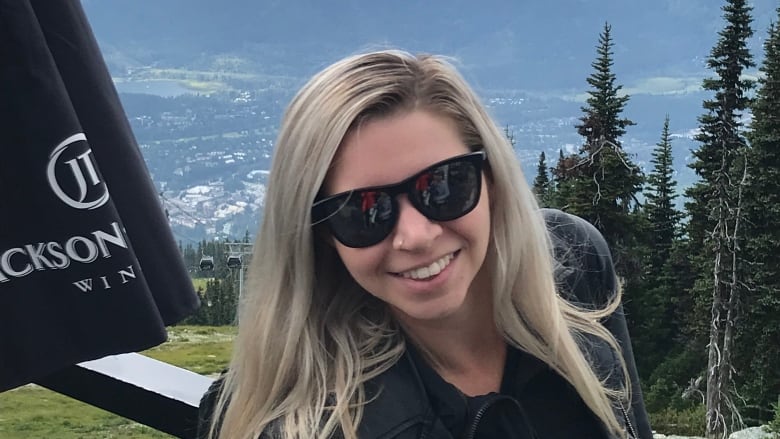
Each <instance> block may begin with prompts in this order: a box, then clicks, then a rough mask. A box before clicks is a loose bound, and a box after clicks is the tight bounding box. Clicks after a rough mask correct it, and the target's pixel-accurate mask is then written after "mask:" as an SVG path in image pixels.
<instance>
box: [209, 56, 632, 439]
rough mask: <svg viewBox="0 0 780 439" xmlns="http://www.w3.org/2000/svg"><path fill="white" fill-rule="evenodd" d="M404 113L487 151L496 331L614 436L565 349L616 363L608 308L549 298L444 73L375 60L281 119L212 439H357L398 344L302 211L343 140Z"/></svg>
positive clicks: (527, 215)
mask: <svg viewBox="0 0 780 439" xmlns="http://www.w3.org/2000/svg"><path fill="white" fill-rule="evenodd" d="M414 109H423V110H427V111H431V112H433V113H435V114H439V115H442V116H446V117H449V118H451V119H452V120H453V121H455V123H456V126H457V127H458V129H459V130H460V135H461V136H462V140H463V142H464V143H465V144H466V145H483V146H484V148H485V150H486V151H487V155H488V157H489V163H490V165H489V166H490V169H489V172H490V177H491V180H492V185H491V186H492V190H491V204H492V205H495V206H500V208H498V209H493V211H492V212H491V222H492V224H491V227H492V235H491V242H490V244H489V248H488V257H487V259H486V261H485V263H486V264H490V265H489V267H491V269H492V285H493V288H494V291H493V295H494V298H495V300H494V314H495V320H496V324H497V326H498V328H499V330H500V331H501V332H502V333H503V334H504V336H505V337H506V339H507V341H508V342H509V343H510V344H512V345H514V346H516V347H519V348H520V349H523V350H525V351H527V352H529V353H531V354H532V355H534V356H536V357H538V358H539V359H541V360H543V361H544V362H546V363H547V364H549V365H550V366H551V367H552V368H553V369H555V370H556V371H557V372H558V373H560V374H561V375H562V376H563V377H564V378H565V379H566V380H568V381H569V382H570V383H571V384H572V385H573V386H574V388H575V389H576V390H577V392H578V393H579V395H580V396H581V397H582V399H583V400H584V401H585V403H586V404H587V405H588V407H590V409H591V410H592V411H593V412H594V413H595V414H596V415H597V416H598V417H599V418H600V419H601V420H602V421H603V422H604V423H605V424H606V425H607V426H608V427H609V428H610V429H611V430H614V431H615V432H618V431H619V425H618V422H617V420H616V419H615V415H614V412H613V411H612V409H611V403H610V399H611V398H613V397H615V396H616V395H617V393H616V391H615V390H614V389H609V388H607V387H606V385H605V384H604V383H602V382H601V381H600V380H599V378H598V377H597V376H596V375H595V374H594V372H593V371H592V370H591V367H590V365H589V362H588V360H587V359H586V358H585V356H584V355H583V353H582V351H581V349H580V347H579V346H578V343H577V341H576V340H575V336H576V334H581V333H585V334H593V335H595V336H597V337H598V338H600V339H602V340H604V341H606V342H607V343H608V344H609V345H610V346H612V348H613V349H617V346H616V343H615V340H614V338H612V337H611V335H610V334H609V333H608V332H607V331H606V330H605V329H604V328H603V327H602V326H601V325H600V324H599V323H598V320H599V319H600V318H602V317H604V316H606V315H608V314H609V313H610V312H611V311H612V310H614V309H615V307H616V306H617V300H615V301H613V302H612V304H611V305H610V306H608V307H607V308H606V309H603V310H599V311H589V312H586V311H583V310H579V309H577V308H575V307H574V306H572V305H570V304H569V303H568V302H567V301H565V300H563V299H561V298H560V296H559V294H558V291H557V288H556V281H555V278H554V275H553V268H554V267H553V258H552V244H551V241H550V238H549V235H548V232H547V230H546V228H545V224H544V220H543V219H542V216H541V214H540V213H539V209H538V206H537V204H536V201H535V198H534V196H533V194H532V192H531V191H530V189H529V187H528V185H527V183H526V182H525V179H524V177H523V175H522V172H521V170H520V166H519V164H518V163H517V159H516V157H515V155H514V152H513V150H512V147H511V146H510V145H509V143H508V142H507V139H506V138H505V137H504V135H503V134H502V132H501V130H500V129H499V128H498V127H497V126H496V125H495V124H494V123H493V121H492V120H491V118H490V117H489V116H488V114H487V112H486V111H485V109H484V108H483V106H482V105H481V104H480V102H479V99H478V98H477V97H476V95H475V94H474V92H473V91H472V90H471V89H470V88H469V86H468V85H467V84H466V82H465V81H464V80H463V79H462V78H461V76H460V75H459V74H458V73H457V71H456V70H455V68H453V67H452V66H451V65H450V64H449V63H448V62H447V61H446V60H445V59H443V58H441V57H436V56H427V55H426V56H417V57H415V56H412V55H410V54H408V53H405V52H400V51H381V52H374V53H368V54H361V55H355V56H351V57H349V58H346V59H344V60H342V61H339V62H337V63H335V64H333V65H331V66H330V67H328V68H326V69H325V70H323V71H322V72H320V73H319V74H317V75H316V76H314V77H313V78H312V79H311V80H310V81H309V82H308V83H307V84H306V85H305V86H304V87H303V88H302V89H301V90H300V91H299V92H298V94H297V95H296V96H295V98H294V99H293V101H292V102H291V104H290V106H289V107H288V109H287V112H286V114H285V116H284V119H283V122H282V126H281V129H280V133H279V137H278V139H277V142H276V151H275V154H274V159H273V165H272V168H271V173H270V178H269V184H268V188H267V193H266V204H265V215H264V220H263V223H262V226H261V227H260V232H259V234H258V236H257V240H256V242H255V245H254V255H253V258H252V263H251V266H250V268H249V275H248V280H247V288H246V291H247V292H246V294H245V297H244V298H243V302H242V306H241V308H240V309H241V313H240V317H239V330H238V336H237V339H236V342H235V346H234V352H233V358H232V361H231V365H230V368H229V372H228V373H227V375H226V377H225V381H224V384H223V390H222V392H221V393H220V396H219V398H218V399H217V404H216V409H215V411H214V413H215V417H219V418H221V420H220V422H219V423H213V425H212V428H211V437H214V438H216V437H219V438H221V439H227V438H229V439H235V438H239V439H243V438H246V439H255V438H256V437H258V436H259V434H260V433H261V432H262V431H267V430H268V429H273V431H274V434H273V436H274V437H277V436H278V437H280V438H285V439H292V438H314V437H317V438H327V437H329V436H330V434H331V433H332V432H334V431H339V430H340V431H341V432H342V433H343V435H344V437H345V438H347V439H350V438H356V437H357V433H356V431H357V426H358V424H359V423H360V420H361V417H362V413H363V408H364V406H365V403H366V402H367V401H366V395H365V392H364V383H365V382H366V381H367V380H370V379H372V378H374V377H375V376H377V375H379V374H381V373H382V372H384V371H386V370H387V369H388V368H390V367H391V366H392V365H393V364H395V362H396V361H398V359H399V358H400V356H401V355H402V354H403V352H404V350H405V345H404V338H403V337H402V336H401V333H400V331H399V329H398V326H397V324H396V323H395V322H394V320H393V318H392V317H391V314H390V313H389V310H388V308H387V307H386V306H384V304H383V303H381V302H380V301H378V299H376V298H374V297H373V296H372V295H370V294H368V293H367V292H365V291H364V290H362V289H361V287H360V286H358V285H357V283H356V282H355V281H354V280H353V279H352V278H351V277H350V275H349V274H348V272H347V270H346V269H345V267H344V266H343V264H342V263H341V261H340V259H339V257H338V255H337V254H336V252H335V250H334V249H333V248H332V247H331V246H330V245H328V244H326V243H325V242H324V240H323V239H320V238H319V237H317V236H316V235H315V232H314V231H313V230H312V227H311V226H310V224H311V218H310V208H311V205H312V202H313V201H314V199H315V197H316V196H317V193H318V191H319V190H320V187H321V185H322V183H323V180H324V179H325V176H326V174H327V172H328V168H329V165H330V163H331V161H332V160H333V157H334V156H335V154H336V151H337V149H338V147H339V145H340V144H341V142H342V140H343V139H344V137H345V136H346V135H347V134H348V133H349V132H350V130H352V129H354V128H355V127H357V126H358V125H360V124H361V123H364V122H365V121H368V120H372V119H375V118H381V117H386V116H389V115H393V114H397V113H399V112H402V111H411V110H414ZM521 225H522V226H521ZM520 227H522V230H523V233H518V232H517V230H518V229H519V228H520ZM621 366H622V364H621ZM622 367H623V368H624V366H622ZM624 375H626V374H624Z"/></svg>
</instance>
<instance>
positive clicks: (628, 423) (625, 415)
mask: <svg viewBox="0 0 780 439" xmlns="http://www.w3.org/2000/svg"><path fill="white" fill-rule="evenodd" d="M618 404H620V411H621V412H623V418H625V420H626V427H628V434H629V435H631V438H633V439H639V436H637V434H636V430H634V426H633V425H632V424H631V419H630V418H629V417H628V412H627V411H626V408H625V407H624V406H623V401H618ZM631 438H629V439H631Z"/></svg>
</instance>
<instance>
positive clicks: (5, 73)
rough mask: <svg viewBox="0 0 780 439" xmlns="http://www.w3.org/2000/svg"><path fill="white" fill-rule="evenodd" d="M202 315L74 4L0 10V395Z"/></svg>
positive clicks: (133, 346)
mask: <svg viewBox="0 0 780 439" xmlns="http://www.w3.org/2000/svg"><path fill="white" fill-rule="evenodd" d="M197 306H198V298H197V295H196V294H195V293H194V291H193V287H192V283H191V281H190V279H189V277H188V275H187V271H186V269H185V267H184V263H183V261H182V258H181V256H180V253H179V250H178V248H177V246H176V243H175V241H174V239H173V236H172V234H171V231H170V228H169V225H168V223H167V219H166V217H165V215H164V213H163V210H162V208H161V206H160V203H159V200H158V198H157V192H156V190H155V187H154V185H153V183H152V181H151V179H150V177H149V173H148V171H147V169H146V166H145V163H144V161H143V158H142V156H141V153H140V150H139V148H138V146H137V144H136V142H135V139H134V137H133V134H132V132H131V130H130V126H129V124H128V122H127V119H126V117H125V114H124V112H123V110H122V108H121V105H120V102H119V98H118V96H117V93H116V90H115V88H114V85H113V83H112V81H111V78H110V76H109V73H108V70H107V68H106V66H105V63H104V62H103V59H102V57H101V55H100V51H99V48H98V46H97V43H96V41H95V38H94V36H93V35H92V31H91V30H90V27H89V24H88V22H87V19H86V17H85V15H84V12H83V10H82V8H81V4H80V2H79V1H78V0H57V1H51V0H0V391H3V390H7V389H10V388H13V387H16V386H19V385H22V384H25V383H28V382H31V381H35V380H37V379H39V378H42V377H45V376H46V375H48V374H50V373H52V372H54V371H57V370H59V369H62V368H63V367H66V366H69V365H72V364H75V363H78V362H82V361H86V360H92V359H96V358H100V357H103V356H106V355H110V354H116V353H123V352H134V351H138V350H142V349H146V348H149V347H151V346H155V345H157V344H159V343H161V342H163V341H165V338H166V334H165V325H169V324H172V323H175V322H177V321H178V320H180V319H182V318H183V317H185V316H186V315H188V314H190V313H191V312H192V311H194V310H195V309H196V308H197Z"/></svg>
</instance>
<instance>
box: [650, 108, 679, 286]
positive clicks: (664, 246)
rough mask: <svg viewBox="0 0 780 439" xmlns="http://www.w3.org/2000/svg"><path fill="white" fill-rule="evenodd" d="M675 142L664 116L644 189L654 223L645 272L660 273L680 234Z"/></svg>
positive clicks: (651, 220)
mask: <svg viewBox="0 0 780 439" xmlns="http://www.w3.org/2000/svg"><path fill="white" fill-rule="evenodd" d="M672 160H673V159H672V142H671V137H670V134H669V115H667V116H666V119H665V120H664V127H663V130H662V132H661V141H660V142H659V143H658V144H657V145H656V148H655V150H654V151H653V158H652V159H651V161H650V162H651V163H652V164H653V170H652V171H651V172H650V174H648V176H647V187H646V191H645V200H646V201H645V211H646V214H647V218H648V221H649V223H650V225H651V227H652V229H651V231H650V232H651V233H650V235H649V238H650V240H651V242H650V244H651V251H652V259H651V260H650V261H649V266H648V267H647V269H646V272H648V273H650V274H651V275H653V276H659V275H660V274H661V272H662V270H663V266H664V264H665V263H666V261H668V260H669V255H670V252H671V249H672V245H673V244H674V241H675V239H676V238H677V235H678V231H679V225H680V220H681V219H682V213H681V212H679V211H678V210H677V209H676V208H675V206H674V200H675V198H677V194H676V187H677V182H676V181H675V180H674V167H673V163H672Z"/></svg>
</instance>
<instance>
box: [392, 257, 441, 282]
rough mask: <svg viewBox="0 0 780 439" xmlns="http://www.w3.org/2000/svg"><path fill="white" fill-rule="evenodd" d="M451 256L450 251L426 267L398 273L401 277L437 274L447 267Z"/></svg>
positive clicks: (414, 277) (420, 277)
mask: <svg viewBox="0 0 780 439" xmlns="http://www.w3.org/2000/svg"><path fill="white" fill-rule="evenodd" d="M452 258H453V254H452V253H450V254H448V255H445V256H444V257H442V258H441V259H439V260H438V261H435V262H434V263H432V264H431V265H429V266H427V267H422V268H416V269H414V270H409V271H404V272H403V273H401V274H400V275H401V277H404V278H406V279H427V278H429V277H432V276H436V275H437V274H439V273H441V271H442V270H444V269H445V268H446V267H447V265H449V264H450V261H452Z"/></svg>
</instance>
